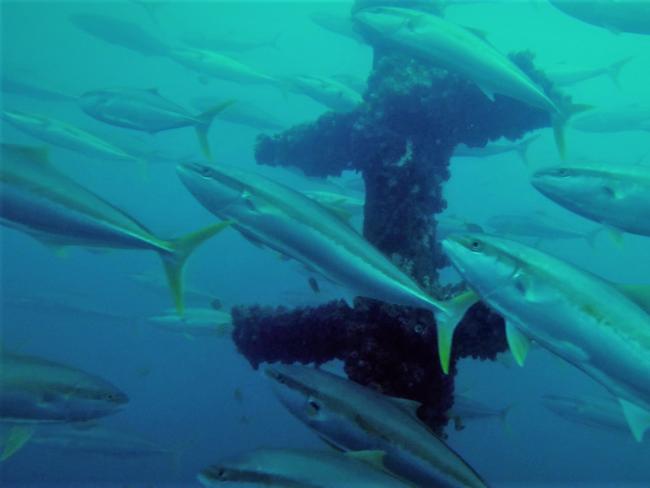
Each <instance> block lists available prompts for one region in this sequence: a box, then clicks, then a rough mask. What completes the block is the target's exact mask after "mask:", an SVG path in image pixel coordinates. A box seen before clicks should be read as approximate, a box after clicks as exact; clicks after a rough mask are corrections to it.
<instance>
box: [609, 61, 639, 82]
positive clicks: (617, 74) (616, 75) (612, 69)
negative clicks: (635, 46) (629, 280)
mask: <svg viewBox="0 0 650 488" xmlns="http://www.w3.org/2000/svg"><path fill="white" fill-rule="evenodd" d="M632 59H634V56H628V57H626V58H623V59H620V60H618V61H616V62H615V63H612V64H611V65H609V67H608V68H607V76H609V78H610V79H611V80H612V83H614V85H616V88H619V89H620V88H621V71H623V68H624V67H625V66H626V65H627V63H629V62H630V61H632Z"/></svg>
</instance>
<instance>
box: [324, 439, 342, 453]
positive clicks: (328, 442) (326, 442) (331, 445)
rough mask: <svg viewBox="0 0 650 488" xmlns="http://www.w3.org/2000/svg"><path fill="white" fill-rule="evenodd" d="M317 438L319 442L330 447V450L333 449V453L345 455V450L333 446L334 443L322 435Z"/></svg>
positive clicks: (335, 445)
mask: <svg viewBox="0 0 650 488" xmlns="http://www.w3.org/2000/svg"><path fill="white" fill-rule="evenodd" d="M318 437H319V438H320V440H321V441H323V442H324V443H325V444H327V445H328V446H330V447H331V448H332V449H334V450H335V451H338V452H342V453H345V452H346V451H345V449H343V448H342V447H341V446H338V445H337V444H335V443H334V442H332V441H330V440H329V439H328V438H327V437H325V436H324V435H319V436H318Z"/></svg>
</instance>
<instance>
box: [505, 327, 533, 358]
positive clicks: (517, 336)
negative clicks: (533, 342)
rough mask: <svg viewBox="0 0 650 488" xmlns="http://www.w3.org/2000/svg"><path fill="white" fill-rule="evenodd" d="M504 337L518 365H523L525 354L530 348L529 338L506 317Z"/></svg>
mask: <svg viewBox="0 0 650 488" xmlns="http://www.w3.org/2000/svg"><path fill="white" fill-rule="evenodd" d="M506 337H507V339H508V346H509V347H510V352H512V355H513V356H514V358H515V361H517V364H518V365H519V366H523V365H524V363H525V362H526V356H528V351H529V350H530V339H529V338H528V337H526V336H525V335H524V333H523V332H521V330H519V329H518V328H517V326H516V325H514V324H513V323H512V321H510V320H507V319H506Z"/></svg>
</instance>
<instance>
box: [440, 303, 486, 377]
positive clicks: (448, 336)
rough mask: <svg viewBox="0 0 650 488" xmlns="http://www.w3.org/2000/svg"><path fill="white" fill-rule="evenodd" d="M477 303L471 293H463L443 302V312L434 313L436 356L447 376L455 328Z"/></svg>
mask: <svg viewBox="0 0 650 488" xmlns="http://www.w3.org/2000/svg"><path fill="white" fill-rule="evenodd" d="M477 301H478V297H477V296H476V294H475V293H474V292H472V291H465V292H463V293H460V294H458V295H456V296H455V297H453V298H451V299H449V300H447V301H445V302H444V308H445V311H436V312H435V316H436V329H437V332H438V355H439V358H440V367H441V368H442V372H443V373H445V374H449V364H450V362H451V346H452V342H453V338H454V331H455V330H456V326H457V325H458V323H459V322H460V321H461V320H462V319H463V317H464V316H465V313H466V312H467V310H468V309H469V308H470V307H471V306H472V305H474V304H475V303H476V302H477Z"/></svg>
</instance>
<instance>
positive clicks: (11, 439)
mask: <svg viewBox="0 0 650 488" xmlns="http://www.w3.org/2000/svg"><path fill="white" fill-rule="evenodd" d="M34 431H35V428H34V427H33V426H24V425H19V426H17V427H12V428H11V429H9V433H8V434H7V438H6V439H5V441H4V442H3V444H4V449H3V450H2V454H0V462H2V461H6V460H7V459H9V458H10V457H11V456H13V455H14V454H16V453H17V452H18V451H20V450H21V449H22V448H23V447H25V445H26V444H27V443H28V442H29V440H30V439H31V438H32V436H33V435H34Z"/></svg>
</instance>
